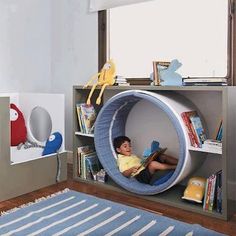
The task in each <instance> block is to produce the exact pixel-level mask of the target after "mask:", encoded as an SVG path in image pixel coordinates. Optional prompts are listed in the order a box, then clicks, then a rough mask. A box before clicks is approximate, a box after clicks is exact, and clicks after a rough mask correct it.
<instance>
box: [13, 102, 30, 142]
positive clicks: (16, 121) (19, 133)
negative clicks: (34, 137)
mask: <svg viewBox="0 0 236 236" xmlns="http://www.w3.org/2000/svg"><path fill="white" fill-rule="evenodd" d="M10 121H11V146H18V145H19V144H20V143H25V142H26V140H27V129H26V125H25V119H24V116H23V113H22V112H21V111H20V109H19V108H18V107H17V106H16V105H15V104H13V103H11V104H10Z"/></svg>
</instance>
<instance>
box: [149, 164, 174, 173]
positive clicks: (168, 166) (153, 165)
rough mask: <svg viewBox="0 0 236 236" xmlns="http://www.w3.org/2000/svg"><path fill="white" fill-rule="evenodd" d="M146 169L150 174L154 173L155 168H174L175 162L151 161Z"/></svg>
mask: <svg viewBox="0 0 236 236" xmlns="http://www.w3.org/2000/svg"><path fill="white" fill-rule="evenodd" d="M147 168H148V170H149V172H150V173H151V174H154V173H155V172H156V171H157V170H172V169H175V168H176V164H173V165H172V164H166V163H160V162H158V161H152V162H150V164H149V165H148V167H147Z"/></svg>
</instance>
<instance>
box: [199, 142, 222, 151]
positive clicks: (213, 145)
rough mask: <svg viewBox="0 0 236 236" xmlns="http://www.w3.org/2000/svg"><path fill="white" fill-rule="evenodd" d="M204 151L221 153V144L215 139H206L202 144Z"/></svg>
mask: <svg viewBox="0 0 236 236" xmlns="http://www.w3.org/2000/svg"><path fill="white" fill-rule="evenodd" d="M202 148H204V150H205V151H209V152H217V153H222V142H221V141H219V140H215V139H206V140H205V141H204V143H203V144H202Z"/></svg>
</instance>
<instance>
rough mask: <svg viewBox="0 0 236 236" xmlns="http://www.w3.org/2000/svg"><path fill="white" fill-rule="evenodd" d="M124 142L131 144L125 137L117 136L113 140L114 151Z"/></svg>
mask: <svg viewBox="0 0 236 236" xmlns="http://www.w3.org/2000/svg"><path fill="white" fill-rule="evenodd" d="M126 141H127V142H129V143H130V142H131V140H130V139H129V138H128V137H127V136H118V137H116V138H114V140H113V145H114V148H115V151H116V149H117V148H120V146H121V145H122V144H123V143H124V142H126ZM116 152H117V151H116Z"/></svg>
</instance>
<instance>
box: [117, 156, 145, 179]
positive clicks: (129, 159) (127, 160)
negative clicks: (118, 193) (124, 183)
mask: <svg viewBox="0 0 236 236" xmlns="http://www.w3.org/2000/svg"><path fill="white" fill-rule="evenodd" d="M117 165H118V167H119V170H120V172H121V173H122V172H124V171H126V170H128V169H130V168H132V167H134V166H140V165H141V158H139V157H137V156H136V155H131V156H125V155H122V154H118V158H117ZM143 169H145V167H143V166H142V167H140V168H139V170H138V171H137V172H136V173H133V174H132V175H131V176H135V175H137V174H138V173H139V172H141V171H142V170H143Z"/></svg>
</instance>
